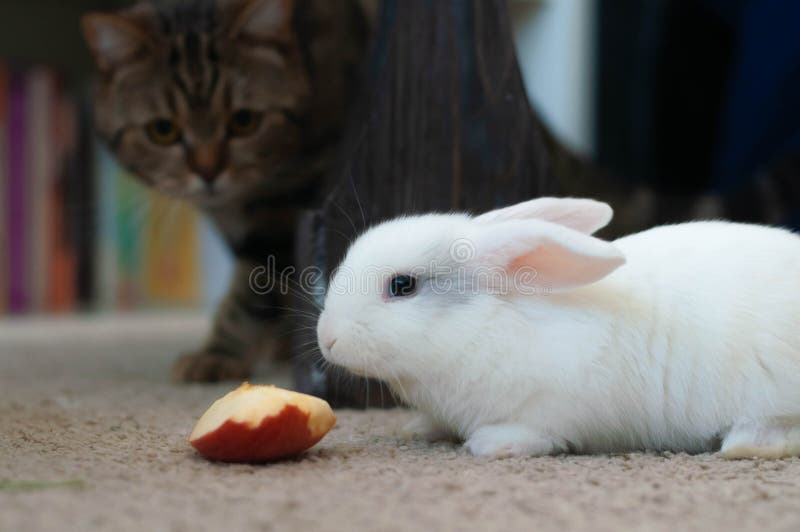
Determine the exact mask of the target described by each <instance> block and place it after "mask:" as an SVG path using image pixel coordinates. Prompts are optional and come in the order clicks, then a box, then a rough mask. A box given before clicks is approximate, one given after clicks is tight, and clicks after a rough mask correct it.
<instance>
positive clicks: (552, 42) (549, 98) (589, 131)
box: [509, 0, 596, 154]
mask: <svg viewBox="0 0 800 532" xmlns="http://www.w3.org/2000/svg"><path fill="white" fill-rule="evenodd" d="M509 5H510V8H511V14H512V20H513V25H514V37H515V39H516V42H517V51H518V55H519V61H520V67H521V69H522V75H523V77H524V78H525V86H526V89H527V91H528V95H529V96H530V98H531V102H532V103H533V105H534V107H535V108H536V111H537V112H538V113H539V114H540V116H541V117H542V118H543V119H544V120H545V123H546V124H547V125H548V126H549V127H550V128H551V129H552V130H553V131H554V132H555V134H556V135H557V136H558V137H559V138H560V139H561V140H563V141H564V142H566V143H567V144H568V145H570V146H571V147H573V148H574V149H577V150H579V151H582V152H584V153H587V154H592V153H593V151H594V139H593V122H592V116H593V93H594V76H595V72H594V70H595V69H594V62H595V61H594V42H595V38H594V27H595V26H594V24H595V20H594V17H595V12H596V2H595V0H510V1H509Z"/></svg>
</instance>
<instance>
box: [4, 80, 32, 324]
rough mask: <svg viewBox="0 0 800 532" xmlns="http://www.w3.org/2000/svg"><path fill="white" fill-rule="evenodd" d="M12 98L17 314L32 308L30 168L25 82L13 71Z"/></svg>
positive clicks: (11, 226)
mask: <svg viewBox="0 0 800 532" xmlns="http://www.w3.org/2000/svg"><path fill="white" fill-rule="evenodd" d="M10 79H11V83H10V90H9V98H8V144H7V145H8V189H7V194H6V205H7V224H8V258H9V261H8V307H9V310H10V311H11V312H13V313H23V312H25V311H27V310H28V308H29V300H28V297H29V294H28V293H27V289H28V286H29V283H28V274H29V272H28V269H27V268H28V264H27V260H28V257H29V253H28V243H29V235H28V230H27V218H28V213H27V208H28V199H27V198H28V194H27V180H26V176H27V169H26V167H25V164H26V157H25V153H26V149H25V140H26V139H27V135H26V129H27V127H26V126H27V123H26V115H25V111H26V105H25V102H26V94H25V79H24V77H23V76H22V75H21V74H19V73H16V72H12V74H11V76H10Z"/></svg>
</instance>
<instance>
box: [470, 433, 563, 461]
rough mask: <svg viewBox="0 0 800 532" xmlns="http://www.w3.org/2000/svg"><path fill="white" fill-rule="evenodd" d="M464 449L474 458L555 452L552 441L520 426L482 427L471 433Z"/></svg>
mask: <svg viewBox="0 0 800 532" xmlns="http://www.w3.org/2000/svg"><path fill="white" fill-rule="evenodd" d="M464 447H466V449H467V450H468V451H469V452H470V453H471V454H473V455H475V456H483V457H487V458H511V457H514V456H544V455H547V454H552V453H553V452H555V451H556V450H557V448H556V446H555V445H554V443H553V441H551V440H549V439H547V438H543V437H541V436H540V435H538V434H537V433H535V432H534V431H532V430H530V429H528V428H527V427H524V426H522V425H486V426H483V427H481V428H479V429H478V430H476V431H475V432H473V433H472V435H471V436H470V437H469V439H468V440H467V441H466V443H464Z"/></svg>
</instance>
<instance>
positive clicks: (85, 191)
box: [0, 0, 800, 317]
mask: <svg viewBox="0 0 800 532" xmlns="http://www.w3.org/2000/svg"><path fill="white" fill-rule="evenodd" d="M128 4H129V2H125V1H122V0H113V1H112V0H106V1H101V0H26V1H22V0H4V1H3V2H2V3H0V258H1V259H2V260H0V316H4V317H8V316H25V315H41V314H71V313H75V312H78V311H81V312H85V313H89V314H91V315H96V314H98V313H106V312H113V313H117V312H127V311H137V312H139V311H141V312H151V311H157V312H165V311H169V312H173V311H181V312H191V313H197V314H200V315H204V314H207V313H209V312H210V311H211V309H213V307H214V305H215V303H216V302H217V301H218V300H219V298H220V297H221V296H222V294H223V293H224V291H225V289H226V286H227V280H228V276H229V275H230V271H231V265H232V262H231V259H230V257H229V256H228V254H227V251H226V250H225V247H224V245H223V244H222V243H221V241H220V239H219V237H218V236H217V235H216V234H215V232H214V231H213V229H212V228H211V227H210V225H209V224H207V223H206V222H205V220H203V219H202V217H201V216H200V215H198V214H197V213H195V212H194V211H193V210H192V209H191V208H189V207H187V206H184V205H180V204H177V203H174V202H171V201H169V200H167V199H165V198H162V197H160V196H158V195H156V194H155V193H152V192H150V191H148V190H146V189H144V188H143V187H141V186H140V185H138V183H136V182H135V181H134V180H133V179H130V178H129V177H128V176H127V174H126V172H125V170H124V169H122V168H120V167H119V166H118V165H116V163H115V162H114V160H113V158H112V157H111V156H110V155H109V154H108V152H107V151H106V150H105V149H104V148H103V146H101V145H99V144H98V143H97V142H95V137H94V134H93V131H92V120H93V119H92V116H91V77H92V64H91V60H90V57H89V54H88V52H87V50H86V48H85V46H84V44H83V41H82V39H81V36H80V33H79V17H80V15H81V14H82V13H84V12H86V11H89V10H111V9H114V8H118V7H121V6H125V5H128ZM509 5H510V8H511V9H510V10H511V14H512V19H513V20H512V22H513V26H514V32H515V38H516V42H517V46H518V52H519V60H520V65H521V68H522V71H523V76H524V78H525V83H526V87H527V90H528V92H529V94H530V98H531V101H532V103H533V105H534V107H535V109H536V111H537V112H538V113H539V114H540V115H541V116H542V118H543V119H544V121H545V123H546V124H547V125H548V126H549V127H551V128H552V129H553V131H554V132H555V133H556V135H557V136H558V137H559V138H560V139H561V140H562V141H564V142H565V143H566V144H567V145H568V146H570V147H572V148H573V149H575V150H576V151H579V152H581V153H583V154H586V155H589V156H591V157H593V158H595V159H596V160H597V161H599V162H600V163H601V164H603V165H605V166H606V167H607V168H609V169H610V170H612V171H614V172H616V173H618V174H620V175H622V176H624V178H625V179H626V180H628V181H629V182H630V183H631V185H632V186H633V185H634V184H641V183H648V184H650V185H652V186H653V187H654V188H655V189H656V190H658V191H660V192H663V193H664V194H674V193H680V194H698V195H699V194H707V193H714V194H717V195H718V196H720V197H723V198H726V201H728V202H729V203H730V204H731V205H733V206H734V210H733V211H732V212H733V213H735V214H736V217H737V218H739V219H750V220H752V221H769V222H772V223H781V224H785V225H790V226H793V227H798V226H800V217H799V216H798V215H797V214H798V212H796V211H795V210H793V209H792V208H788V209H787V208H783V209H782V210H781V214H780V217H775V216H773V217H769V218H768V219H765V217H764V215H763V212H764V211H763V209H757V208H755V207H754V206H753V205H752V204H753V202H754V201H755V199H754V195H753V191H754V190H759V191H761V192H763V190H761V189H763V188H764V187H765V186H773V187H774V186H775V185H774V184H775V183H776V182H777V183H778V185H779V188H778V189H777V190H774V191H772V192H771V193H772V194H774V195H777V196H779V199H781V200H782V204H784V205H786V204H788V205H789V206H791V205H793V204H794V201H795V200H794V198H793V197H791V194H792V193H793V192H796V188H797V185H795V180H794V177H793V176H794V174H791V176H790V177H788V178H782V180H778V181H774V180H772V181H769V180H764V179H763V176H764V175H770V174H771V173H775V172H785V169H786V168H787V167H789V168H793V166H792V165H793V164H794V163H793V161H794V160H795V158H796V154H797V152H798V146H799V145H800V101H799V100H798V95H800V34H798V33H797V31H796V28H797V27H798V23H800V2H796V1H794V0H757V1H756V0H672V1H667V0H510V2H509ZM781 175H782V174H781ZM765 183H767V184H765ZM759 187H760V188H759ZM787 198H788V199H787Z"/></svg>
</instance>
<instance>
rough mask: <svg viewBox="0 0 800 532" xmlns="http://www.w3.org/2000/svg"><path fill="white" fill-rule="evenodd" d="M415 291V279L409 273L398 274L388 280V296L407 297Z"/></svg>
mask: <svg viewBox="0 0 800 532" xmlns="http://www.w3.org/2000/svg"><path fill="white" fill-rule="evenodd" d="M416 292H417V280H416V279H415V278H414V277H412V276H410V275H398V276H396V277H392V279H391V280H390V281H389V297H408V296H412V295H414V294H415V293H416Z"/></svg>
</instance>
